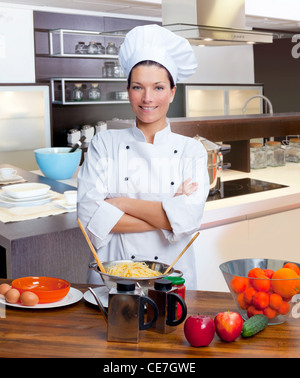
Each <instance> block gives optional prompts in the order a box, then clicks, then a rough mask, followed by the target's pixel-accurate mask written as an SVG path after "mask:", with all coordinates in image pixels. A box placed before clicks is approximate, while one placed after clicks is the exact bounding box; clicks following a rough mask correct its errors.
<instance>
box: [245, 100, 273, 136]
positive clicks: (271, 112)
mask: <svg viewBox="0 0 300 378" xmlns="http://www.w3.org/2000/svg"><path fill="white" fill-rule="evenodd" d="M257 97H259V98H262V99H264V100H265V101H266V102H267V103H268V105H269V113H270V114H273V105H272V103H271V101H270V100H269V99H268V97H266V96H263V95H255V96H252V97H250V98H248V100H247V101H246V103H245V105H244V107H243V109H242V112H243V113H245V111H246V107H247V105H248V103H249V102H250V101H251V100H252V99H253V98H257ZM269 140H270V141H273V140H274V137H270V139H269Z"/></svg>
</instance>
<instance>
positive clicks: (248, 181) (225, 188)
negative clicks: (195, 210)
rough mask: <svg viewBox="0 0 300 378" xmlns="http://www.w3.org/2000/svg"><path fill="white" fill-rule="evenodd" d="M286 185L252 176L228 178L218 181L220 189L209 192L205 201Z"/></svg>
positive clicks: (284, 186)
mask: <svg viewBox="0 0 300 378" xmlns="http://www.w3.org/2000/svg"><path fill="white" fill-rule="evenodd" d="M286 187H287V185H281V184H275V183H273V182H267V181H262V180H256V179H252V178H248V177H247V178H243V179H238V180H229V181H224V182H221V183H220V190H218V191H216V192H214V193H212V194H210V195H209V196H208V198H207V201H213V200H218V199H222V198H230V197H236V196H242V195H245V194H252V193H259V192H264V191H267V190H274V189H280V188H286Z"/></svg>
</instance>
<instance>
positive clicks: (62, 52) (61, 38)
mask: <svg viewBox="0 0 300 378" xmlns="http://www.w3.org/2000/svg"><path fill="white" fill-rule="evenodd" d="M67 35H86V36H91V37H113V38H124V37H125V35H126V32H125V31H124V33H122V32H117V33H114V32H97V31H87V30H72V29H52V30H49V55H50V56H52V57H58V58H59V57H61V58H89V59H118V54H76V53H75V52H74V53H71V52H66V46H65V37H66V36H67ZM56 37H57V38H56ZM56 45H57V46H56ZM74 47H75V46H74Z"/></svg>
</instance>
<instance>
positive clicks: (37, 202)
mask: <svg viewBox="0 0 300 378" xmlns="http://www.w3.org/2000/svg"><path fill="white" fill-rule="evenodd" d="M50 201H51V197H50V196H48V197H47V198H44V199H37V200H34V201H32V200H31V201H18V202H13V201H11V200H9V199H7V198H4V197H3V196H2V197H1V196H0V203H5V204H6V205H10V207H11V206H39V205H44V204H45V203H48V202H50Z"/></svg>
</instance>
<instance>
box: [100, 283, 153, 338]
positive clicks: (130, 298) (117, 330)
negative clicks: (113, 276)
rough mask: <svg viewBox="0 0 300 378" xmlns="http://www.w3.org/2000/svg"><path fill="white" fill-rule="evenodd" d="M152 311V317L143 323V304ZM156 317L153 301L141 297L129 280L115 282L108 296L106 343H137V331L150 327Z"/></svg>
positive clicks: (139, 290) (140, 291) (140, 292)
mask: <svg viewBox="0 0 300 378" xmlns="http://www.w3.org/2000/svg"><path fill="white" fill-rule="evenodd" d="M146 303H147V304H148V306H147V308H148V309H150V308H151V310H152V317H150V318H149V319H150V320H148V319H147V320H148V322H147V323H145V322H144V313H145V307H144V306H145V304H146ZM157 316H158V310H157V306H156V304H155V303H154V301H153V300H152V299H150V298H148V297H147V296H144V295H143V292H142V288H136V287H135V283H134V282H133V281H129V280H121V281H118V282H117V286H116V287H113V288H112V289H110V291H109V294H108V312H107V341H118V342H128V343H138V342H139V330H142V329H147V328H149V327H151V326H152V325H153V324H154V323H155V321H156V319H157Z"/></svg>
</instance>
